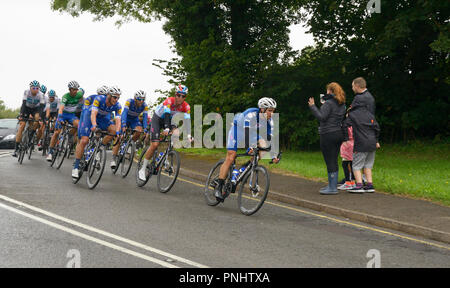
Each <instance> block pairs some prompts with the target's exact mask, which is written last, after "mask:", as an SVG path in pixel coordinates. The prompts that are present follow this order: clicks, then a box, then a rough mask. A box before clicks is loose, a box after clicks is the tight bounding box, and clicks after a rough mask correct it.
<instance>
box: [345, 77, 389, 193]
mask: <svg viewBox="0 0 450 288" xmlns="http://www.w3.org/2000/svg"><path fill="white" fill-rule="evenodd" d="M352 89H353V92H355V94H356V95H355V98H354V99H353V102H352V105H351V107H350V109H349V112H348V117H347V119H346V120H345V122H344V128H347V127H349V126H352V127H353V138H354V141H355V144H354V148H353V164H352V165H353V174H354V175H355V179H356V187H355V188H353V189H350V190H348V191H349V192H351V193H364V192H369V193H370V192H375V189H374V187H373V183H372V168H373V163H374V161H375V151H376V149H377V148H379V147H380V144H379V143H378V137H379V135H380V126H379V125H378V122H377V121H376V119H375V99H374V98H373V96H372V95H371V94H370V92H369V91H368V90H367V88H366V81H365V80H364V78H362V77H359V78H356V79H355V80H353V83H352ZM346 130H347V129H344V132H345V131H346ZM362 169H364V174H365V175H366V179H367V183H366V185H365V186H363V184H362V173H361V170H362Z"/></svg>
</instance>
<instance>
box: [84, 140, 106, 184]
mask: <svg viewBox="0 0 450 288" xmlns="http://www.w3.org/2000/svg"><path fill="white" fill-rule="evenodd" d="M91 157H93V158H92V159H91V161H90V163H89V167H88V172H87V173H88V175H87V179H86V181H87V184H88V187H89V189H94V188H95V187H96V186H97V184H98V182H100V179H101V178H102V175H103V171H104V170H105V164H106V147H105V146H100V147H98V149H96V150H95V151H94V153H93V154H92V156H91Z"/></svg>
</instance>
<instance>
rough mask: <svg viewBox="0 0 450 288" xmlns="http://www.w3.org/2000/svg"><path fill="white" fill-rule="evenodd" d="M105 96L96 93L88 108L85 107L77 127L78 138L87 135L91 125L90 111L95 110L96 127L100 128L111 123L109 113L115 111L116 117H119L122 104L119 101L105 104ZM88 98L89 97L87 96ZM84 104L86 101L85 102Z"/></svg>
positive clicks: (104, 128) (105, 128) (104, 127)
mask: <svg viewBox="0 0 450 288" xmlns="http://www.w3.org/2000/svg"><path fill="white" fill-rule="evenodd" d="M106 97H107V96H105V95H96V96H95V97H93V98H94V102H93V103H92V105H91V106H90V107H91V108H90V109H85V110H84V112H83V117H82V118H83V119H82V121H81V124H80V125H79V128H78V138H80V139H81V137H83V136H86V137H89V134H90V130H91V127H92V122H91V113H92V111H97V112H98V113H97V118H96V120H97V127H98V128H100V129H101V130H107V129H108V127H109V126H111V125H113V122H111V114H112V112H115V114H116V117H120V116H119V115H120V114H121V112H122V106H121V105H120V103H119V102H117V103H116V104H115V105H112V106H109V107H108V106H107V105H106ZM88 98H89V97H88ZM85 104H86V102H85Z"/></svg>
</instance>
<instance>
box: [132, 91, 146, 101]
mask: <svg viewBox="0 0 450 288" xmlns="http://www.w3.org/2000/svg"><path fill="white" fill-rule="evenodd" d="M146 97H147V93H145V91H143V90H138V91H136V93H134V99H137V98H140V99H142V98H143V99H144V101H145V98H146Z"/></svg>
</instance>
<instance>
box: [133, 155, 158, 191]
mask: <svg viewBox="0 0 450 288" xmlns="http://www.w3.org/2000/svg"><path fill="white" fill-rule="evenodd" d="M147 149H148V148H147ZM147 149H143V150H142V152H141V156H140V157H139V161H138V164H137V167H136V184H137V186H138V187H142V186H144V185H145V184H147V182H148V180H150V178H151V177H152V176H153V170H154V161H153V159H154V156H153V159H152V161H151V162H150V163H149V164H148V165H147V167H146V169H145V181H142V180H141V179H139V170H141V168H142V165H143V164H144V155H145V153H146V152H147Z"/></svg>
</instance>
